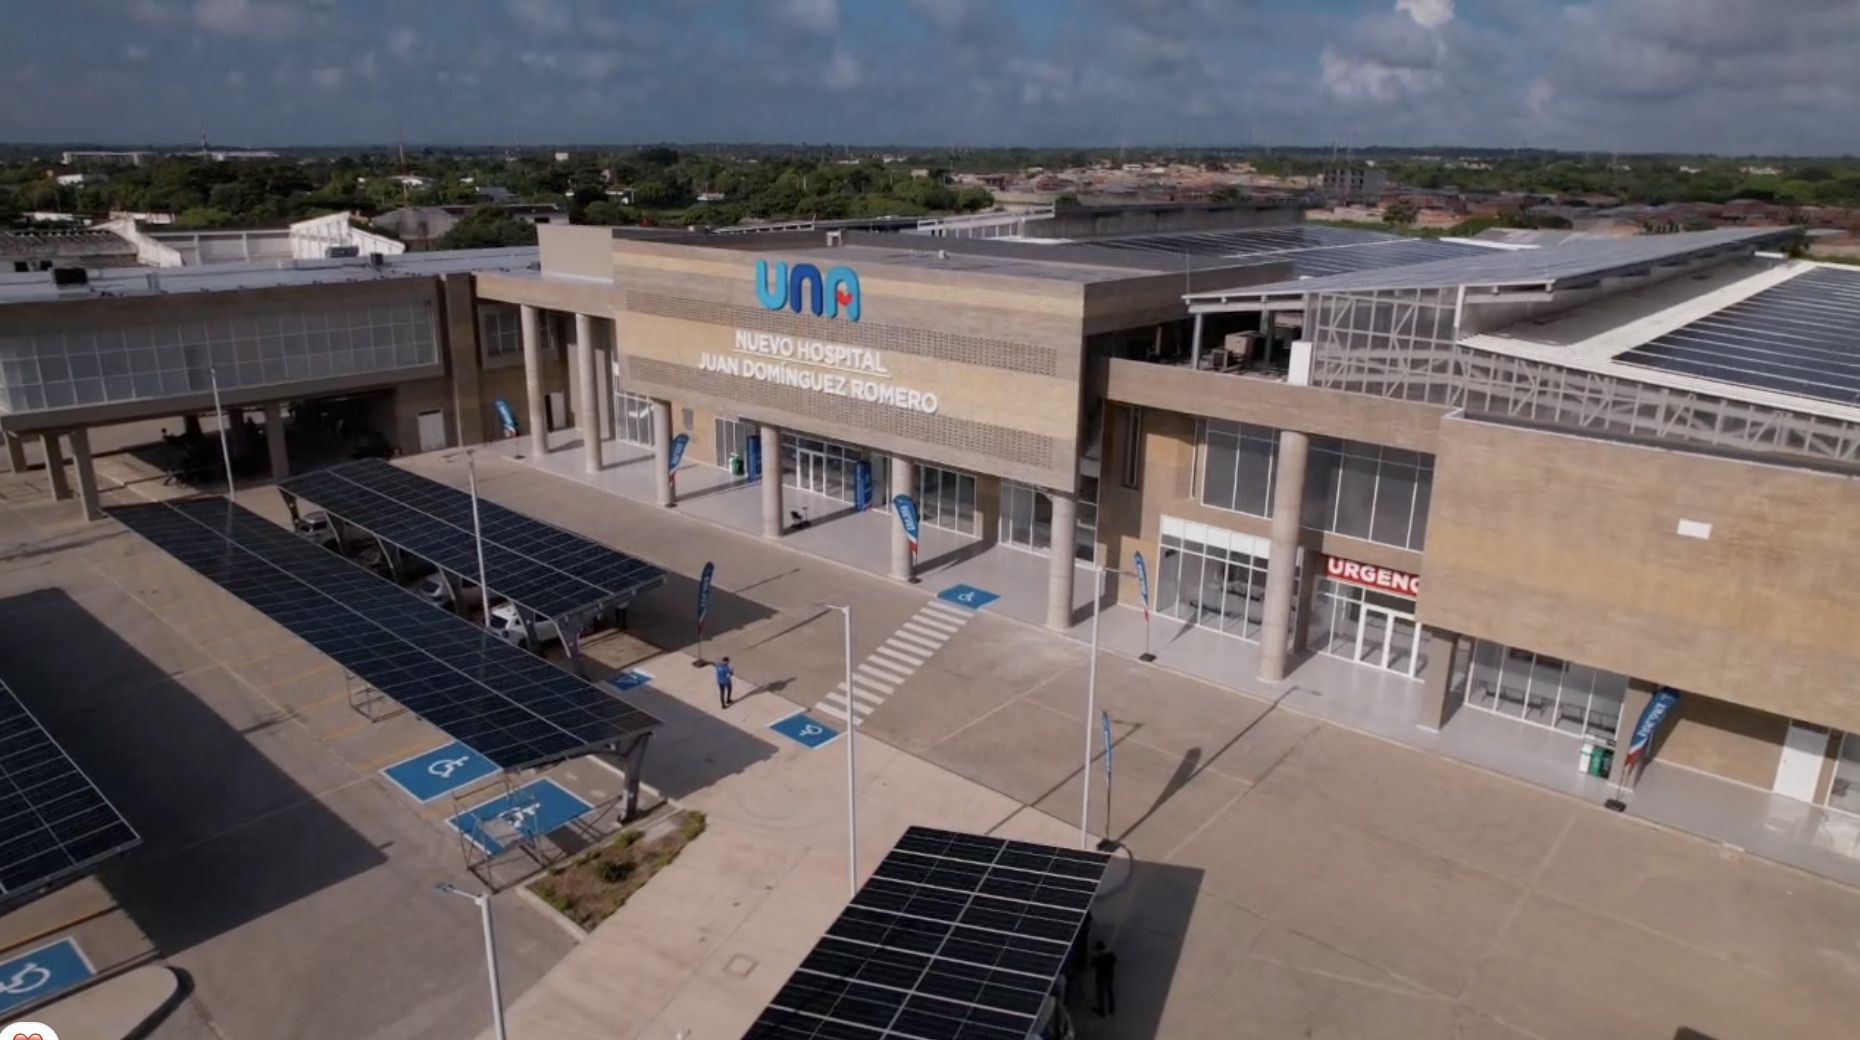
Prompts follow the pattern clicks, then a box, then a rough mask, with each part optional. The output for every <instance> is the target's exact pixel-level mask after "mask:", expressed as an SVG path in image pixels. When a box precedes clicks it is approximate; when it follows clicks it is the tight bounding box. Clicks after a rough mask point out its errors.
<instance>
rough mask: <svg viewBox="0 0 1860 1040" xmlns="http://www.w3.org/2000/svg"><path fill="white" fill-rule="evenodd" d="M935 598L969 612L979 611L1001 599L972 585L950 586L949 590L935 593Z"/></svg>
mask: <svg viewBox="0 0 1860 1040" xmlns="http://www.w3.org/2000/svg"><path fill="white" fill-rule="evenodd" d="M936 598H937V599H940V600H944V601H946V602H949V603H954V604H955V605H957V606H959V607H968V608H969V609H970V610H980V609H982V608H983V607H985V606H987V605H988V604H990V603H993V602H994V601H995V600H998V599H1000V598H1001V597H1000V596H997V595H995V594H994V593H992V592H989V591H988V590H987V589H978V588H976V587H975V586H973V585H951V586H950V587H949V588H947V589H944V590H943V591H942V592H939V593H937V594H936Z"/></svg>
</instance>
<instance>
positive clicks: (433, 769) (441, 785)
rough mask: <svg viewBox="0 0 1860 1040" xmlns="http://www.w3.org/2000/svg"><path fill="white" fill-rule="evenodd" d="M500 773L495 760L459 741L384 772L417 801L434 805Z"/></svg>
mask: <svg viewBox="0 0 1860 1040" xmlns="http://www.w3.org/2000/svg"><path fill="white" fill-rule="evenodd" d="M495 772H497V766H495V765H493V764H492V763H491V760H490V759H488V758H486V757H484V756H483V755H480V754H479V753H477V752H476V751H473V750H472V749H471V748H468V747H466V746H465V745H464V744H461V743H459V742H458V741H456V740H455V741H453V742H452V743H450V744H443V745H441V746H439V747H436V748H434V749H432V750H431V751H423V752H421V753H420V754H417V755H415V756H413V757H412V758H409V759H404V760H402V761H399V762H396V763H394V764H393V765H391V766H388V767H387V768H386V769H383V770H382V771H381V773H382V775H383V776H386V777H387V778H388V779H389V780H391V781H393V782H394V786H395V787H398V788H400V789H401V790H403V791H405V792H407V793H408V794H409V795H411V796H412V797H413V800H414V801H416V802H430V801H432V800H433V799H435V798H438V797H439V796H441V795H445V794H450V793H451V792H453V791H456V790H458V789H459V788H461V787H464V786H466V785H467V784H471V783H476V782H477V781H479V780H482V779H484V778H485V777H487V776H490V775H491V774H492V773H495Z"/></svg>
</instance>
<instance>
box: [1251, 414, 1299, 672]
mask: <svg viewBox="0 0 1860 1040" xmlns="http://www.w3.org/2000/svg"><path fill="white" fill-rule="evenodd" d="M1310 448H1311V438H1310V437H1309V436H1307V435H1305V434H1302V433H1299V432H1297V431H1295V430H1284V431H1281V432H1280V433H1279V463H1278V466H1279V472H1278V475H1277V478H1276V479H1275V481H1274V483H1273V489H1272V493H1273V502H1272V556H1271V557H1270V558H1269V559H1268V560H1267V561H1266V604H1265V606H1266V620H1265V623H1264V624H1262V625H1261V626H1260V633H1259V677H1260V679H1261V680H1263V681H1265V682H1278V681H1279V680H1281V679H1284V678H1285V668H1286V658H1287V656H1288V655H1289V654H1290V651H1291V642H1292V640H1291V634H1292V599H1293V597H1294V596H1296V595H1297V592H1298V532H1299V530H1300V529H1301V528H1302V527H1303V526H1304V506H1305V460H1306V457H1307V456H1308V455H1309V454H1310Z"/></svg>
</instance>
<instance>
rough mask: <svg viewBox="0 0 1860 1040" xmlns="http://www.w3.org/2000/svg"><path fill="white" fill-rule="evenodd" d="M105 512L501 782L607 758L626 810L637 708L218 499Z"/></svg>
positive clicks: (642, 720)
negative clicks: (613, 764) (618, 762)
mask: <svg viewBox="0 0 1860 1040" xmlns="http://www.w3.org/2000/svg"><path fill="white" fill-rule="evenodd" d="M110 515H111V516H112V517H114V518H116V519H117V520H119V521H121V522H122V523H123V524H124V525H125V526H127V527H128V528H129V529H130V530H132V531H134V532H136V533H137V534H139V535H141V536H142V537H143V538H145V539H147V540H148V541H149V542H150V543H152V544H153V545H155V546H156V547H157V548H159V549H161V550H162V551H164V552H166V553H168V554H169V555H170V556H173V557H174V558H175V559H177V560H180V561H181V562H182V563H184V564H186V565H187V566H188V567H190V568H192V569H193V570H195V571H196V572H198V573H200V574H201V575H202V576H204V577H206V578H207V579H208V580H210V581H212V582H214V583H215V584H217V585H219V586H220V587H221V588H224V589H226V590H227V591H228V592H231V593H232V594H233V595H235V596H237V597H239V598H240V599H241V600H244V601H245V602H246V603H247V604H249V605H251V606H252V607H254V608H256V609H257V610H258V611H260V612H261V613H263V614H264V615H265V616H266V617H269V618H270V619H271V620H273V621H275V622H277V623H278V624H280V625H282V626H283V627H285V628H286V629H289V630H290V631H291V633H292V634H294V635H296V636H297V637H298V638H300V639H303V640H304V641H305V642H307V643H309V644H311V645H312V646H314V647H316V648H317V649H318V650H320V651H322V652H323V653H325V654H327V655H328V656H329V657H330V658H331V659H333V660H335V661H336V662H337V663H338V664H340V665H342V667H343V668H345V669H347V670H348V671H349V672H350V673H352V674H354V675H355V676H357V677H358V678H360V679H361V680H362V681H364V682H366V683H369V684H370V685H372V686H373V687H374V688H375V689H376V690H379V691H380V692H381V694H382V695H384V696H386V697H388V698H389V699H391V700H393V701H395V702H397V703H398V704H400V705H401V706H403V707H405V708H406V709H407V710H408V711H410V712H412V713H413V714H414V715H416V716H418V717H419V718H421V719H424V720H425V721H427V722H429V723H431V724H432V725H434V726H436V727H438V728H439V729H440V730H442V731H444V732H445V733H446V734H447V735H448V736H450V737H452V738H453V739H455V740H458V741H459V742H461V743H463V744H464V745H465V746H467V747H469V748H471V749H472V750H473V751H476V752H477V753H479V754H481V755H483V756H484V757H485V758H487V759H489V760H490V761H491V762H492V763H493V764H495V765H496V766H497V767H498V768H500V769H502V770H504V771H505V772H506V773H508V772H510V771H514V770H521V769H530V768H538V767H541V766H545V765H549V764H551V763H554V762H559V761H562V760H565V759H568V758H572V757H575V756H578V755H582V754H586V753H589V752H594V751H610V752H612V753H614V754H615V755H617V756H619V757H621V758H622V759H624V760H625V762H626V786H627V794H626V806H625V815H627V816H631V815H632V814H633V812H634V810H635V809H636V808H637V804H638V792H639V769H640V764H641V762H642V761H643V758H644V755H645V745H646V740H647V738H648V737H650V736H651V734H652V731H653V730H655V729H657V728H658V726H659V720H658V719H656V718H654V717H653V716H651V715H649V714H647V713H646V712H644V711H641V710H639V709H638V708H635V707H633V706H632V705H630V704H627V703H626V702H624V701H622V700H620V699H619V698H618V697H615V696H614V695H613V694H611V693H608V692H606V691H604V690H602V689H600V688H598V687H595V686H593V685H590V684H589V683H588V682H587V681H586V680H584V679H581V678H579V677H577V676H575V675H571V674H570V673H568V672H567V671H564V670H563V669H561V668H559V667H557V666H556V665H554V664H551V663H549V662H548V661H547V660H544V659H543V658H540V657H537V656H536V655H534V654H530V653H527V652H525V651H523V650H519V649H518V648H516V647H515V646H512V645H511V644H509V643H506V642H504V641H503V640H502V639H499V638H498V637H496V636H494V635H492V634H491V633H489V632H486V631H485V630H484V629H482V628H480V627H479V626H477V625H474V624H472V623H471V622H469V621H466V620H465V619H463V618H460V617H458V616H457V615H455V614H451V613H448V612H446V611H443V610H437V609H435V608H434V607H433V606H432V605H431V604H429V603H426V602H425V601H423V600H422V599H421V598H420V597H419V596H417V595H415V594H413V593H411V592H409V591H407V590H406V589H403V588H401V587H400V586H398V585H396V584H394V583H393V582H391V581H389V580H387V579H385V578H383V577H381V576H380V575H377V574H375V573H374V572H372V571H370V570H368V569H367V568H364V567H361V566H358V565H356V564H355V563H353V562H351V561H349V560H346V559H343V558H342V557H340V556H337V555H336V554H335V553H331V552H328V551H326V550H324V549H321V548H319V547H317V546H315V545H312V544H311V543H309V542H307V541H305V540H304V539H302V538H299V537H297V536H296V535H294V534H292V533H290V532H289V531H286V530H284V529H283V528H281V527H279V526H278V525H276V524H273V523H271V522H269V521H267V520H265V519H264V518H262V517H259V516H257V515H255V514H253V513H251V512H249V511H247V510H245V509H243V508H241V507H239V506H235V505H233V504H231V503H229V502H227V501H226V500H225V499H223V498H218V497H214V498H200V499H187V500H182V501H173V502H163V503H152V504H148V505H132V506H121V507H117V508H113V509H111V510H110Z"/></svg>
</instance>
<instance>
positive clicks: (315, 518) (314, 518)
mask: <svg viewBox="0 0 1860 1040" xmlns="http://www.w3.org/2000/svg"><path fill="white" fill-rule="evenodd" d="M291 530H293V531H295V532H297V537H299V538H302V539H304V540H305V541H307V542H311V543H313V544H316V545H320V546H322V547H323V548H325V549H334V548H335V547H336V528H335V527H334V526H333V525H332V524H331V523H330V522H329V514H328V513H325V512H323V511H322V510H320V509H319V510H317V511H316V512H314V513H305V514H304V515H302V516H300V517H298V518H297V520H296V522H295V523H293V524H292V525H291Z"/></svg>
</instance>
